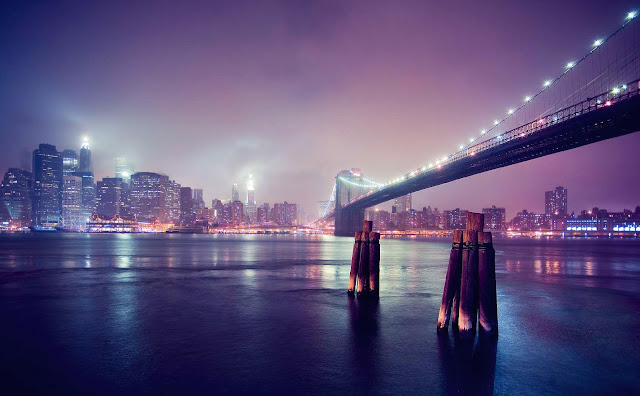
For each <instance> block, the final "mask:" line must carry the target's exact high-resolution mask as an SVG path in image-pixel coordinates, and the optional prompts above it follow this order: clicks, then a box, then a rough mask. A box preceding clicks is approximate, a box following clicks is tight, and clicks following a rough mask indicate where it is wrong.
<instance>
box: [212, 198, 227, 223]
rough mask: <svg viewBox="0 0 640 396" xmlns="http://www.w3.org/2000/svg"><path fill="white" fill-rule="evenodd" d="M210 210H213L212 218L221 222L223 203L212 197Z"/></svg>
mask: <svg viewBox="0 0 640 396" xmlns="http://www.w3.org/2000/svg"><path fill="white" fill-rule="evenodd" d="M211 210H212V211H213V219H214V220H215V221H217V222H222V221H223V220H224V219H223V217H224V216H223V214H224V204H223V203H222V201H221V200H219V199H217V198H216V199H213V200H212V201H211Z"/></svg>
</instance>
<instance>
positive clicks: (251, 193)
mask: <svg viewBox="0 0 640 396" xmlns="http://www.w3.org/2000/svg"><path fill="white" fill-rule="evenodd" d="M245 214H246V215H247V216H248V217H249V222H250V223H256V222H257V221H258V218H257V217H258V216H257V207H256V196H255V186H254V185H253V175H249V181H247V203H246V207H245Z"/></svg>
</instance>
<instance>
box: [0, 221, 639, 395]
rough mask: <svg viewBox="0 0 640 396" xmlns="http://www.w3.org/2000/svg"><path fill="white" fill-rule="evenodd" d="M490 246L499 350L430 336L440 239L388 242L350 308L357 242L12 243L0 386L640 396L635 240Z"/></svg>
mask: <svg viewBox="0 0 640 396" xmlns="http://www.w3.org/2000/svg"><path fill="white" fill-rule="evenodd" d="M495 244H496V250H497V272H498V273H497V281H498V313H499V320H500V337H499V339H498V341H497V342H492V341H491V340H485V339H481V340H479V341H477V342H476V343H475V345H474V344H473V343H463V342H460V341H458V340H457V339H456V338H454V337H453V336H452V335H450V336H448V337H438V336H437V335H436V331H435V328H436V321H437V316H438V309H439V305H440V300H441V294H442V288H443V282H444V277H445V273H446V265H447V260H448V253H449V248H450V243H449V242H448V240H444V239H440V240H419V239H383V240H382V242H381V250H382V260H381V275H380V276H381V285H382V290H381V293H380V300H379V303H375V302H371V301H359V300H357V299H356V300H354V299H351V298H349V297H348V296H347V294H346V293H345V290H346V287H347V281H348V277H349V261H350V256H351V248H352V241H351V239H348V238H334V237H331V236H267V235H261V236H222V235H220V236H218V235H179V234H173V235H126V234H121V235H82V234H21V235H7V234H5V235H0V342H1V343H2V344H1V346H2V348H1V352H0V372H1V373H2V375H1V377H2V383H3V386H2V388H3V389H5V390H7V389H9V390H14V391H17V390H20V391H21V392H22V393H24V392H38V393H45V392H46V393H52V392H54V393H71V392H73V393H97V394H111V393H116V392H127V393H133V392H136V393H146V394H157V393H181V394H186V393H208V394H231V393H233V394H242V393H249V392H251V393H257V394H294V393H295V394H326V393H330V394H345V393H349V394H354V393H359V394H363V393H371V394H453V393H478V394H490V393H492V392H493V393H495V394H532V395H534V394H535V395H540V394H617V393H621V392H629V393H636V394H637V393H638V392H639V391H640V379H639V378H638V372H640V353H639V352H640V336H639V335H638V334H640V332H639V331H638V329H639V328H640V315H639V312H640V259H639V257H640V241H637V240H552V241H538V240H503V239H498V240H496V243H495ZM5 394H6V393H5Z"/></svg>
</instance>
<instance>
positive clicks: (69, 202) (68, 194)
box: [62, 176, 87, 230]
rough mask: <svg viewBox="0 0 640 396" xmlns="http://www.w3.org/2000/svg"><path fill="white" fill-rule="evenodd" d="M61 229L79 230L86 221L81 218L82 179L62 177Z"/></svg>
mask: <svg viewBox="0 0 640 396" xmlns="http://www.w3.org/2000/svg"><path fill="white" fill-rule="evenodd" d="M62 179H63V180H62V228H64V229H66V230H81V229H83V228H84V227H85V226H86V224H87V221H86V220H85V221H83V220H84V219H83V216H82V178H81V177H78V176H63V177H62Z"/></svg>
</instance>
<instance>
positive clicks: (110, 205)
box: [96, 177, 123, 219]
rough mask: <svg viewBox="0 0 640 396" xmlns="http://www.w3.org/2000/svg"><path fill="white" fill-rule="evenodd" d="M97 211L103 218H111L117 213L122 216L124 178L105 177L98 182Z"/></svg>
mask: <svg viewBox="0 0 640 396" xmlns="http://www.w3.org/2000/svg"><path fill="white" fill-rule="evenodd" d="M96 195H97V198H96V213H98V216H100V217H101V218H103V219H111V218H113V217H114V216H115V215H120V216H121V217H122V213H121V209H122V206H123V202H122V179H120V178H119V177H105V178H103V179H102V180H101V181H99V182H98V188H97V194H96Z"/></svg>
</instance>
